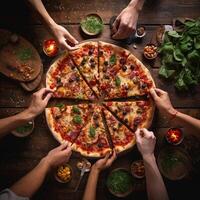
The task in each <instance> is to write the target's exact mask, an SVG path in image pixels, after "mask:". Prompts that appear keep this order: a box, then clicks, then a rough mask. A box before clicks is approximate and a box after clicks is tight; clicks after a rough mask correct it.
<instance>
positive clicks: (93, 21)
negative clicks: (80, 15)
mask: <svg viewBox="0 0 200 200" xmlns="http://www.w3.org/2000/svg"><path fill="white" fill-rule="evenodd" d="M81 29H82V31H83V32H84V33H85V34H87V35H97V34H99V33H100V32H101V31H102V30H103V21H102V19H101V17H100V16H99V15H97V14H90V15H87V16H86V17H85V19H83V20H82V21H81Z"/></svg>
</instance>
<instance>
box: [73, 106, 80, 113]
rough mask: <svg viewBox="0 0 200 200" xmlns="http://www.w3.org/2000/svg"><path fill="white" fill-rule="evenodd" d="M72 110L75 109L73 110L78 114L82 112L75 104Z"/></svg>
mask: <svg viewBox="0 0 200 200" xmlns="http://www.w3.org/2000/svg"><path fill="white" fill-rule="evenodd" d="M72 110H73V112H74V113H76V114H80V113H81V111H80V110H79V108H78V107H77V106H73V107H72Z"/></svg>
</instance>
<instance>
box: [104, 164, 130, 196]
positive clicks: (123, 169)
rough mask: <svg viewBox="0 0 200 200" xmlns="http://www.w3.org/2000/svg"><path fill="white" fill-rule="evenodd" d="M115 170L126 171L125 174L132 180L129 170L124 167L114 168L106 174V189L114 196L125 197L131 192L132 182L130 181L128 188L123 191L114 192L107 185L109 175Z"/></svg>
mask: <svg viewBox="0 0 200 200" xmlns="http://www.w3.org/2000/svg"><path fill="white" fill-rule="evenodd" d="M117 171H123V172H125V173H127V174H128V175H129V176H130V179H131V180H132V181H133V179H132V175H131V174H130V172H129V171H128V170H126V169H125V168H116V169H114V170H112V171H111V172H110V174H109V175H108V178H107V182H106V186H107V188H108V191H109V192H110V193H111V194H112V195H114V196H116V197H120V198H122V197H127V196H128V195H130V194H131V193H132V192H133V182H132V183H131V185H130V188H129V189H128V190H127V191H126V192H125V193H116V192H114V191H113V190H112V189H111V188H110V187H109V186H108V180H109V177H110V176H111V175H112V174H113V173H115V172H117Z"/></svg>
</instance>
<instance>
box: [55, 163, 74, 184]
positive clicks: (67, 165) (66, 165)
mask: <svg viewBox="0 0 200 200" xmlns="http://www.w3.org/2000/svg"><path fill="white" fill-rule="evenodd" d="M61 166H65V167H68V168H69V169H70V172H71V175H70V178H69V179H68V180H66V181H64V180H62V179H60V178H59V177H58V175H57V172H58V168H59V167H60V166H59V167H58V168H57V169H56V171H55V173H54V177H55V179H56V180H57V181H58V182H59V183H68V182H70V181H71V180H72V176H73V170H72V167H71V166H70V165H69V164H64V165H61Z"/></svg>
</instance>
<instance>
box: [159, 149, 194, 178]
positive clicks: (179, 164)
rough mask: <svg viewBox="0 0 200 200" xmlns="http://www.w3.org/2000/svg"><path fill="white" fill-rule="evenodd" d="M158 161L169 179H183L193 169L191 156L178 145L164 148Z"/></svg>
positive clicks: (160, 168)
mask: <svg viewBox="0 0 200 200" xmlns="http://www.w3.org/2000/svg"><path fill="white" fill-rule="evenodd" d="M157 163H158V168H159V170H160V172H161V173H162V174H163V176H165V177H166V178H168V179H169V180H181V179H183V178H185V177H186V176H187V175H188V174H189V171H190V169H191V160H190V158H189V156H188V155H187V154H186V153H185V152H184V151H183V150H182V149H181V148H178V147H167V148H164V149H162V150H161V151H160V153H159V155H158V159H157Z"/></svg>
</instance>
